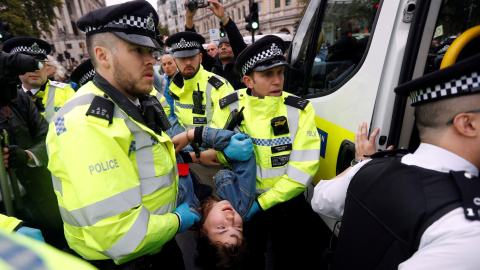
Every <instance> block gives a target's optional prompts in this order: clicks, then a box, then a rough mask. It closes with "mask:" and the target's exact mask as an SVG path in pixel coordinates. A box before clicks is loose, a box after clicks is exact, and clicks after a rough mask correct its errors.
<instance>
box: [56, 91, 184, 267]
mask: <svg viewBox="0 0 480 270" xmlns="http://www.w3.org/2000/svg"><path fill="white" fill-rule="evenodd" d="M94 98H98V99H97V100H100V99H102V98H103V99H104V93H103V92H102V91H100V90H99V89H98V88H97V87H96V86H95V85H94V84H93V82H89V83H87V84H86V85H84V86H82V87H81V88H80V89H79V90H78V92H77V93H76V94H75V96H74V97H73V98H72V99H71V100H70V101H69V102H67V103H66V104H65V105H64V106H63V107H62V109H61V110H60V111H58V112H57V114H56V115H55V116H54V117H53V118H52V120H51V122H50V126H49V132H48V135H47V149H48V153H49V164H48V169H49V170H50V171H51V172H52V174H53V185H54V189H55V193H56V195H57V199H58V204H59V207H60V213H61V215H62V219H63V221H64V229H65V237H66V239H67V241H68V243H69V246H70V247H71V248H72V249H73V250H75V251H76V252H77V253H78V254H80V255H81V256H83V257H85V258H87V259H90V260H102V259H108V258H111V259H113V260H114V261H115V262H116V263H123V262H126V261H130V260H132V259H134V258H136V257H139V256H141V255H144V254H151V253H157V252H159V251H160V250H161V248H162V246H163V245H164V244H165V243H166V242H167V241H170V240H171V239H172V238H173V237H174V236H175V234H176V232H177V230H178V226H179V222H178V218H177V216H176V215H175V214H173V213H172V211H173V210H174V209H175V207H176V206H175V204H176V201H175V200H176V195H177V192H178V173H177V171H176V167H175V149H174V147H173V144H172V142H171V140H170V138H169V137H168V135H167V134H166V132H162V134H161V135H158V134H155V133H154V132H153V131H152V130H151V129H149V128H148V127H147V126H145V125H144V124H141V123H139V122H137V121H135V120H133V119H132V118H131V117H129V116H128V115H126V114H125V113H124V112H123V111H122V110H121V109H120V108H119V107H118V106H117V105H116V104H114V103H113V102H112V101H110V100H107V103H108V102H111V106H112V107H111V110H108V109H107V110H104V109H105V108H104V107H95V108H91V103H92V101H93V100H94ZM112 104H113V105H112ZM87 110H88V111H91V110H98V112H99V113H104V114H113V117H111V122H110V121H109V120H107V119H104V118H101V117H97V116H94V115H88V116H87V115H86V113H87ZM112 111H113V112H112Z"/></svg>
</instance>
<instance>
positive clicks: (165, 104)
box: [159, 99, 171, 116]
mask: <svg viewBox="0 0 480 270" xmlns="http://www.w3.org/2000/svg"><path fill="white" fill-rule="evenodd" d="M159 101H160V99H159ZM160 104H162V107H163V108H165V107H167V106H168V107H170V105H168V101H167V99H164V100H163V101H162V102H160ZM170 110H171V108H170ZM167 116H168V115H167Z"/></svg>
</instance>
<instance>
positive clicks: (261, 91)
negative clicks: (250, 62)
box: [243, 66, 285, 98]
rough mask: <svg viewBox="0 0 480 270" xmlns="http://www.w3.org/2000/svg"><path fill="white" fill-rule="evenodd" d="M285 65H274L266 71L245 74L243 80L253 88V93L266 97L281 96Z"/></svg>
mask: <svg viewBox="0 0 480 270" xmlns="http://www.w3.org/2000/svg"><path fill="white" fill-rule="evenodd" d="M284 70H285V67H283V66H279V67H274V68H271V69H268V70H265V71H254V72H252V74H250V76H244V77H243V81H244V82H245V84H246V85H247V87H248V88H250V89H252V95H253V96H256V97H259V98H264V97H265V96H281V95H282V90H283V79H284V77H283V72H284Z"/></svg>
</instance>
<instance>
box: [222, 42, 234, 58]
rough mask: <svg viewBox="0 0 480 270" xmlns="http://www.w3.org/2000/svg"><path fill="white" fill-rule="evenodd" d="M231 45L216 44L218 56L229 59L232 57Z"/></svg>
mask: <svg viewBox="0 0 480 270" xmlns="http://www.w3.org/2000/svg"><path fill="white" fill-rule="evenodd" d="M233 56H234V55H233V51H232V47H231V46H230V44H228V43H222V44H220V45H218V57H219V58H220V60H230V59H232V58H233Z"/></svg>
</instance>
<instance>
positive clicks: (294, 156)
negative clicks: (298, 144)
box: [290, 149, 320, 162]
mask: <svg viewBox="0 0 480 270" xmlns="http://www.w3.org/2000/svg"><path fill="white" fill-rule="evenodd" d="M319 159H320V149H309V150H292V152H291V153H290V161H297V162H304V161H316V160H319Z"/></svg>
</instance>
